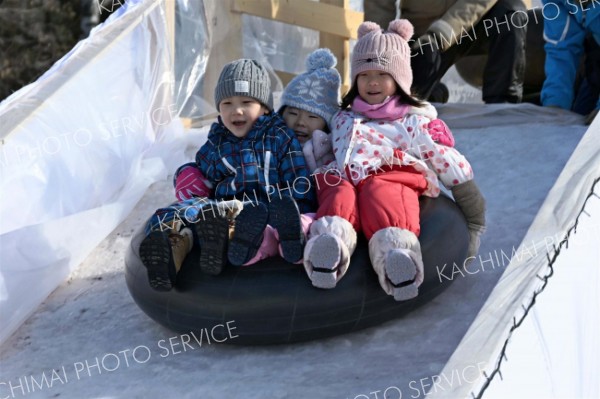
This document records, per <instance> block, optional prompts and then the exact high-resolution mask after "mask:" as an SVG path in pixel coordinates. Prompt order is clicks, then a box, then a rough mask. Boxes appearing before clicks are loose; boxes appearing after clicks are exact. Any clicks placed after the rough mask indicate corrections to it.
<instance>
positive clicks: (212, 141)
mask: <svg viewBox="0 0 600 399" xmlns="http://www.w3.org/2000/svg"><path fill="white" fill-rule="evenodd" d="M185 166H186V165H183V166H182V167H185ZM196 166H197V167H198V168H199V169H200V171H201V172H202V174H203V175H204V177H205V178H207V179H208V180H209V181H210V182H211V183H212V184H213V187H214V196H215V199H232V198H237V199H238V200H241V201H243V200H253V201H256V200H260V201H263V202H265V203H267V202H268V201H269V198H270V197H271V198H273V197H274V196H278V195H280V194H279V193H281V194H288V195H289V194H290V193H291V195H292V197H294V199H295V200H296V202H297V204H298V207H299V208H300V212H302V213H306V212H312V211H314V209H315V205H316V197H315V190H314V184H313V180H312V177H311V176H310V173H309V171H308V168H307V166H306V162H305V160H304V155H303V154H302V147H301V146H300V143H299V142H298V139H297V138H296V136H295V134H294V132H293V131H292V130H291V129H288V127H287V126H286V124H285V122H284V120H283V119H282V118H281V116H280V115H279V114H277V113H272V114H270V115H263V116H261V117H260V118H259V119H258V120H257V121H256V123H255V124H254V126H253V127H252V129H251V130H250V132H248V134H247V135H246V136H245V137H242V138H239V137H235V136H234V135H233V134H232V133H231V132H230V131H229V130H227V128H226V127H225V125H223V123H222V121H221V118H220V117H219V120H218V122H215V123H213V124H212V126H211V128H210V132H209V134H208V140H207V141H206V143H205V144H204V145H203V146H202V147H200V150H198V152H197V153H196ZM180 169H181V168H180Z"/></svg>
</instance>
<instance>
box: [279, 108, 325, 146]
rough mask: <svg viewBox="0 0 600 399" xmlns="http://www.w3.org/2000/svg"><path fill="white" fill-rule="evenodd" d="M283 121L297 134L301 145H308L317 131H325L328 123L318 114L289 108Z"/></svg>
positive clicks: (286, 109) (285, 110)
mask: <svg viewBox="0 0 600 399" xmlns="http://www.w3.org/2000/svg"><path fill="white" fill-rule="evenodd" d="M282 116H283V120H284V121H285V124H286V125H287V127H289V128H290V129H292V130H293V131H294V133H296V137H297V138H298V141H299V142H300V144H304V143H306V142H307V141H308V140H310V138H311V137H312V135H313V132H314V131H315V130H317V129H318V130H323V129H325V126H327V123H326V122H325V119H323V118H321V117H320V116H319V115H317V114H313V113H312V112H308V111H304V110H302V109H299V108H294V107H290V106H287V107H285V109H284V110H283V115H282Z"/></svg>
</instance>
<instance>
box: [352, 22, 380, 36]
mask: <svg viewBox="0 0 600 399" xmlns="http://www.w3.org/2000/svg"><path fill="white" fill-rule="evenodd" d="M375 30H381V26H379V25H377V24H376V23H375V22H370V21H366V22H363V23H362V24H360V25H359V27H358V38H359V39H360V38H361V37H363V36H364V35H366V34H368V33H370V32H373V31H375Z"/></svg>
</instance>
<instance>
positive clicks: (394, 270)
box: [369, 227, 424, 301]
mask: <svg viewBox="0 0 600 399" xmlns="http://www.w3.org/2000/svg"><path fill="white" fill-rule="evenodd" d="M369 256H370V258H371V264H372V265H373V269H374V270H375V273H377V276H378V278H379V284H380V285H381V288H383V290H384V291H385V292H386V293H387V294H388V295H392V296H393V297H394V299H395V300H397V301H406V300H408V299H411V298H414V297H416V296H417V295H418V294H419V290H418V287H419V285H421V283H423V277H424V275H423V259H422V256H421V244H420V243H419V239H418V238H417V236H416V235H415V234H414V233H412V232H410V231H408V230H405V229H400V228H398V227H387V228H385V229H381V230H379V231H377V232H376V233H375V234H373V237H371V240H370V241H369Z"/></svg>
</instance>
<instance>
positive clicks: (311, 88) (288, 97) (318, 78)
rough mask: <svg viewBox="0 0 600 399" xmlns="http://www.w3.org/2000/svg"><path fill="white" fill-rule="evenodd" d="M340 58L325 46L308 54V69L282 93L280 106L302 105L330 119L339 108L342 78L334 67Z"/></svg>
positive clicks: (305, 108) (302, 107)
mask: <svg viewBox="0 0 600 399" xmlns="http://www.w3.org/2000/svg"><path fill="white" fill-rule="evenodd" d="M336 64H337V59H336V58H335V56H334V55H333V53H332V52H331V51H330V50H329V49H326V48H320V49H317V50H315V51H313V52H312V53H310V54H309V55H308V57H307V58H306V72H304V73H303V74H300V75H298V76H296V77H295V78H294V79H292V80H291V81H290V83H288V85H287V87H286V88H285V90H284V91H283V94H282V96H281V106H282V107H284V106H289V107H294V108H299V109H302V110H304V111H308V112H312V113H313V114H316V115H319V116H320V117H322V118H323V119H325V122H327V126H329V122H330V121H331V118H332V117H333V114H335V113H336V111H338V110H339V109H340V108H339V106H340V86H341V78H340V74H339V72H338V71H337V70H336V69H335V66H336Z"/></svg>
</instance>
